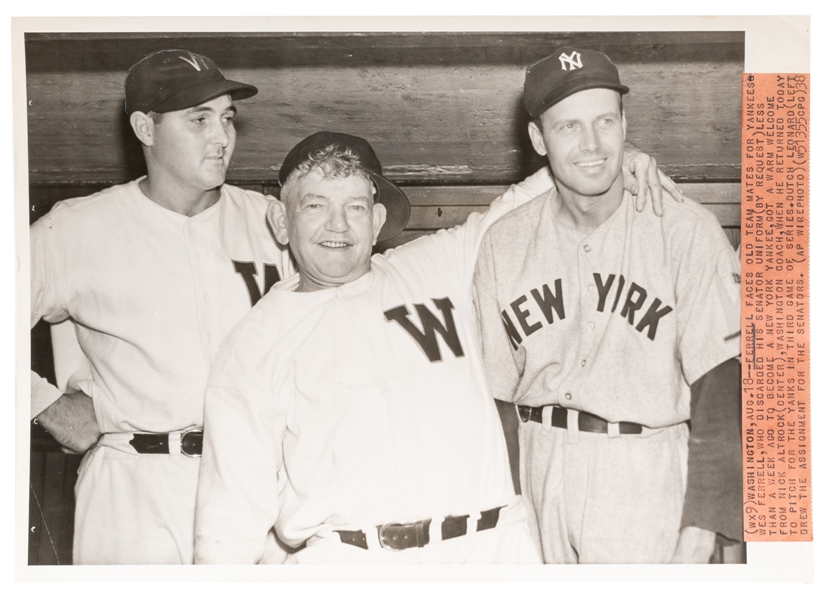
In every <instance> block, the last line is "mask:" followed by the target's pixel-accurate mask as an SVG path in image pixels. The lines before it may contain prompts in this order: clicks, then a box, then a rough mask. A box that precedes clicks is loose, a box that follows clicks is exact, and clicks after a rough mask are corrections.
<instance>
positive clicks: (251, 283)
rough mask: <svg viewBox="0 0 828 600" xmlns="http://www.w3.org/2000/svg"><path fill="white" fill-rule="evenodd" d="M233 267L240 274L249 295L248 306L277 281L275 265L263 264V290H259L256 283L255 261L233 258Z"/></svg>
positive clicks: (253, 304)
mask: <svg viewBox="0 0 828 600" xmlns="http://www.w3.org/2000/svg"><path fill="white" fill-rule="evenodd" d="M233 268H234V269H235V270H236V273H238V274H239V275H241V277H242V279H243V280H244V284H245V285H246V286H247V293H248V294H249V295H250V306H256V303H257V302H258V301H259V300H261V299H262V296H264V295H265V294H266V293H267V292H268V290H270V288H272V287H273V285H274V284H275V283H276V282H277V281H279V271H278V270H277V269H276V265H268V264H265V266H264V291H261V290H259V284H258V283H256V274H257V271H256V263H254V262H240V261H237V260H234V261H233Z"/></svg>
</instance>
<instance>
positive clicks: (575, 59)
mask: <svg viewBox="0 0 828 600" xmlns="http://www.w3.org/2000/svg"><path fill="white" fill-rule="evenodd" d="M558 59H559V60H560V61H561V69H563V70H564V71H566V65H567V63H569V70H570V71H574V70H575V69H580V68H581V67H583V66H584V65H582V64H581V54H580V53H579V52H576V51H575V50H573V51H572V54H570V55H569V56H567V55H566V54H565V53H563V52H561V55H560V56H559V57H558Z"/></svg>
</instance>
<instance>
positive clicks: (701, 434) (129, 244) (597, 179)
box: [13, 17, 817, 581]
mask: <svg viewBox="0 0 828 600" xmlns="http://www.w3.org/2000/svg"><path fill="white" fill-rule="evenodd" d="M447 24H448V25H449V26H447ZM14 25H15V27H16V28H13V29H14V35H15V36H16V38H15V39H13V43H14V44H15V46H14V48H13V51H14V52H15V53H16V54H15V56H14V58H15V64H14V66H15V68H16V69H17V70H16V72H15V86H14V92H15V98H14V111H15V118H16V122H15V123H16V126H17V128H16V131H15V136H16V142H17V145H16V149H20V148H22V149H24V150H25V151H24V152H23V153H18V154H17V155H16V156H15V159H16V160H17V161H21V164H23V165H25V168H21V167H19V166H17V174H18V177H17V178H16V181H15V184H16V190H17V191H18V193H17V194H16V198H15V200H16V221H17V227H18V239H17V248H18V253H19V264H20V271H21V272H20V273H19V274H18V278H17V286H18V306H17V313H18V315H17V317H18V318H17V326H18V347H17V348H18V356H17V361H18V364H17V370H16V373H17V378H18V381H17V396H16V406H17V414H16V417H15V427H16V431H17V434H18V439H17V443H16V451H17V455H16V464H17V467H18V468H17V471H18V472H17V477H16V486H15V488H16V498H17V506H18V507H20V506H24V507H25V510H27V513H26V514H18V515H17V518H16V529H15V534H16V536H17V537H16V539H17V546H16V548H17V551H18V554H20V550H21V549H22V550H23V551H24V552H25V555H24V556H19V555H18V556H17V557H16V559H15V564H16V569H17V577H18V578H21V579H27V580H42V579H58V580H60V579H65V580H76V579H78V578H80V579H82V580H86V581H89V580H94V579H95V578H96V575H95V574H96V573H99V572H101V571H100V570H98V569H95V568H97V567H103V566H107V567H112V568H115V569H116V570H115V571H111V570H110V571H107V573H108V574H107V575H106V576H105V578H107V579H109V578H111V577H113V576H116V577H117V573H119V572H122V571H120V569H127V570H126V571H123V572H124V573H135V572H136V571H134V569H135V568H139V571H138V572H145V571H144V569H146V572H147V573H152V574H155V576H158V575H157V574H158V573H159V571H158V570H157V569H154V568H153V567H160V566H165V567H169V566H173V565H177V566H179V567H180V568H179V569H176V570H174V571H165V572H164V574H163V576H162V577H164V578H167V577H171V578H173V579H178V578H180V579H192V578H195V579H202V578H204V577H205V576H206V577H207V578H208V579H213V578H217V579H224V580H234V579H235V580H238V579H245V578H247V576H246V575H245V574H249V573H250V572H249V571H239V570H237V569H236V566H240V565H261V567H259V568H260V569H261V570H262V571H261V574H259V575H257V576H256V577H257V578H263V579H265V580H303V579H323V580H324V579H327V580H336V579H337V578H338V577H343V578H346V579H351V578H353V579H357V580H363V581H364V580H368V581H370V580H372V579H374V578H375V577H379V578H381V579H387V578H389V577H396V578H399V579H402V580H406V579H411V578H424V579H429V578H437V579H456V580H466V579H468V580H489V579H492V580H513V581H514V580H524V581H526V580H534V581H544V580H545V581H553V580H556V579H569V580H573V579H574V580H577V579H579V578H584V577H596V575H595V574H598V575H597V577H598V578H600V577H602V575H601V574H602V573H603V574H604V575H605V576H609V577H613V576H614V577H616V578H620V579H625V580H635V579H648V578H653V577H654V578H656V579H659V580H671V578H672V577H673V575H674V574H676V573H678V574H680V577H679V580H681V578H684V579H688V578H689V579H693V580H702V581H704V580H728V581H742V580H751V579H753V580H757V579H758V580H761V579H763V577H768V578H769V579H782V580H790V581H807V580H809V577H810V579H811V580H812V579H813V550H812V547H811V544H810V543H806V542H784V543H783V542H747V543H746V542H745V537H744V532H745V524H744V510H745V505H744V493H743V492H744V490H743V480H744V476H743V472H742V471H743V460H744V457H743V450H744V449H743V439H742V419H743V413H742V411H743V399H742V393H743V392H742V368H743V365H742V348H743V340H742V336H743V335H744V333H745V332H744V331H742V321H741V311H742V310H743V304H742V292H741V290H742V286H743V283H742V277H741V270H742V267H741V266H740V259H741V254H742V252H743V248H742V243H741V242H742V227H743V223H742V204H741V203H742V193H743V184H744V181H743V170H742V166H743V165H742V160H743V158H742V152H743V147H742V141H743V140H742V125H743V123H742V118H743V87H742V86H743V74H744V73H749V72H768V71H770V72H782V71H784V70H785V68H786V67H787V69H788V70H790V71H793V72H808V71H809V65H810V63H809V59H810V57H809V55H808V52H807V49H808V45H809V41H808V37H807V36H808V35H809V34H810V29H809V22H808V18H807V17H796V18H793V17H791V18H788V20H787V21H786V20H784V19H782V18H780V17H711V18H708V19H701V18H693V17H664V18H660V19H654V18H652V19H647V18H633V17H629V18H626V19H625V18H620V17H619V18H606V17H604V18H601V17H594V18H581V19H578V18H574V17H569V18H551V17H544V18H517V17H515V18H511V19H510V18H500V19H485V18H475V17H465V18H455V19H452V20H446V19H436V18H435V19H429V18H413V17H411V18H405V17H398V18H394V19H390V18H389V19H381V18H374V19H365V18H362V19H360V18H351V19H348V18H341V19H330V18H328V19H326V18H321V17H320V18H310V17H309V18H304V19H301V18H294V19H286V18H285V19H274V18H261V19H250V18H247V19H244V18H238V19H232V18H228V19H209V18H204V19H186V20H185V19H177V20H176V19H161V18H159V19H142V20H139V19H135V20H130V19H119V20H112V22H111V23H109V22H107V21H106V20H103V21H100V20H99V21H94V20H72V19H34V18H31V19H19V20H17V22H16V23H15V24H14ZM774 27H777V28H778V30H779V31H780V38H783V39H786V40H794V41H795V42H796V43H792V44H790V45H789V49H790V52H791V54H792V57H791V58H790V59H789V60H787V61H785V60H781V61H780V60H777V62H776V63H774V62H773V61H771V62H770V63H767V64H769V66H768V67H764V65H765V64H766V62H763V60H765V59H763V58H762V57H761V56H759V57H757V54H759V55H761V53H758V52H757V46H761V44H757V32H760V33H761V32H765V31H768V30H772V29H773V28H774ZM803 40H804V41H803ZM780 65H781V66H780ZM21 101H22V103H21ZM21 142H22V145H21ZM21 174H22V177H21ZM24 221H25V222H24ZM27 310H28V312H29V315H28V327H29V332H30V333H28V334H27V333H26V330H25V327H26V325H25V323H26V319H25V318H24V314H25V312H26V311H27ZM26 368H29V370H30V376H29V379H26V380H25V381H24V379H25V369H26ZM26 382H29V383H26ZM814 434H815V435H817V432H816V430H815V431H814ZM24 496H25V498H24ZM24 520H25V523H24V522H23V521H24ZM24 527H25V533H26V536H25V539H23V536H22V535H21V532H22V531H23V529H24ZM774 556H781V557H783V558H777V559H776V560H777V561H783V562H782V563H778V564H787V563H790V570H789V571H788V572H787V574H782V573H778V574H776V575H775V576H774V575H772V574H771V573H769V572H768V571H767V569H766V568H765V566H764V565H766V564H769V562H772V561H773V560H774V558H773V557H774ZM208 564H209V565H214V566H213V567H211V571H209V575H205V574H206V573H208V572H207V571H204V570H203V568H198V567H196V569H197V570H196V571H193V570H192V569H193V567H190V568H189V569H188V568H186V567H185V565H208ZM76 565H83V566H84V567H89V568H91V570H76V569H74V566H76ZM296 565H302V566H303V568H305V567H306V566H307V567H308V568H309V569H310V570H299V569H298V567H296ZM656 565H660V566H656ZM667 565H672V567H671V568H672V569H678V570H673V571H668V570H666V569H668V567H667ZM679 565H680V566H679ZM448 566H451V567H452V569H451V570H448V571H447V570H446V567H448ZM56 567H60V569H59V570H56V569H55V568H56ZM79 573H82V574H79ZM809 573H810V575H809ZM113 574H115V575H113ZM372 574H373V575H372ZM377 574H378V575H377ZM607 574H608V575H607ZM150 578H152V575H151V576H150Z"/></svg>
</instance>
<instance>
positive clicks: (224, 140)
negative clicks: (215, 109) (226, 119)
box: [210, 120, 230, 148]
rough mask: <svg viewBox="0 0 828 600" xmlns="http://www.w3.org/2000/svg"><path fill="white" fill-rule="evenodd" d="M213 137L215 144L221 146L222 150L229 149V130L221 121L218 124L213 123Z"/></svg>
mask: <svg viewBox="0 0 828 600" xmlns="http://www.w3.org/2000/svg"><path fill="white" fill-rule="evenodd" d="M211 129H212V131H211V132H210V133H211V137H212V140H213V142H215V143H216V144H218V145H220V146H221V147H222V148H227V146H228V145H229V144H230V133H229V132H228V131H227V128H226V127H225V126H224V123H222V122H221V121H220V120H219V121H218V122H217V123H213V126H212V128H211Z"/></svg>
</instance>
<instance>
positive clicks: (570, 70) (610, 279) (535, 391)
mask: <svg viewBox="0 0 828 600" xmlns="http://www.w3.org/2000/svg"><path fill="white" fill-rule="evenodd" d="M628 92H629V89H628V88H627V86H625V85H623V84H622V83H621V81H620V78H619V74H618V69H617V68H616V66H615V65H614V64H613V63H612V61H611V60H610V59H609V58H608V57H607V56H606V55H604V54H603V53H600V52H596V51H592V50H588V49H582V48H573V47H567V48H561V49H559V50H557V51H555V52H554V53H553V54H551V55H550V56H548V57H546V58H544V59H543V60H540V61H538V62H536V63H534V64H532V65H531V66H530V67H529V68H528V69H527V70H526V82H525V87H524V103H525V106H526V109H527V111H528V112H529V115H530V116H531V117H532V119H533V120H532V122H531V123H530V124H529V135H530V137H531V139H532V144H533V146H534V148H535V150H536V151H537V152H538V153H540V154H542V155H546V156H547V158H548V159H549V165H550V167H551V170H552V176H553V179H554V180H555V185H556V187H557V193H544V194H542V195H540V196H538V197H537V198H535V199H534V200H532V201H531V202H529V203H527V204H525V205H523V206H521V207H520V208H518V209H517V210H515V211H513V212H511V213H509V214H508V215H506V216H505V217H504V218H503V219H501V220H500V221H499V222H497V223H496V224H494V225H493V226H492V227H491V228H490V229H489V231H488V232H487V234H486V236H485V238H484V240H483V242H482V246H481V250H480V259H479V262H478V264H477V270H476V274H475V290H476V292H475V301H476V304H477V308H478V310H479V313H480V321H481V331H482V339H483V353H484V357H485V365H486V367H487V369H486V372H487V374H488V377H489V383H490V385H491V387H492V391H493V392H494V395H495V397H496V398H498V399H501V400H506V401H509V402H512V403H514V404H516V405H517V413H518V416H519V420H520V425H519V446H520V482H521V490H522V493H523V496H524V498H525V499H526V501H527V503H528V505H529V508H530V510H529V513H530V521H531V523H532V530H533V532H534V534H535V538H536V540H537V541H538V544H539V546H540V548H541V550H542V554H543V559H544V561H546V562H550V563H562V562H566V563H574V562H581V563H608V562H613V563H616V562H627V563H655V562H670V561H673V562H707V561H708V560H709V559H710V557H711V554H712V552H713V549H714V542H715V534H716V533H717V532H718V533H721V534H723V535H725V536H726V537H728V538H731V539H733V540H738V539H740V538H741V493H740V491H741V488H740V481H741V453H740V443H739V434H740V427H739V363H738V361H737V360H736V357H737V356H738V355H739V352H740V346H739V265H738V262H737V261H736V258H735V254H734V252H733V248H732V247H731V246H730V244H729V242H728V240H727V238H726V237H725V235H724V233H723V232H722V229H721V227H720V226H719V224H718V222H717V220H716V218H715V217H714V216H713V215H712V214H711V213H710V212H709V211H708V210H707V209H705V208H704V207H702V206H701V205H699V204H698V203H696V202H694V201H689V200H688V201H687V202H684V203H682V204H677V203H667V204H665V206H664V214H663V216H662V217H661V218H659V217H656V216H654V215H653V214H651V213H650V212H649V211H644V212H639V211H636V210H635V208H634V204H633V199H632V197H631V196H630V195H629V193H627V192H626V191H625V190H624V188H623V183H622V176H621V161H622V153H623V147H624V139H625V135H626V130H627V123H626V116H625V114H624V110H623V108H622V102H621V97H622V96H623V95H624V94H626V93H628ZM691 423H692V435H691V434H690V429H689V424H691ZM688 451H689V461H688ZM688 472H689V474H688Z"/></svg>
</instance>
